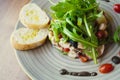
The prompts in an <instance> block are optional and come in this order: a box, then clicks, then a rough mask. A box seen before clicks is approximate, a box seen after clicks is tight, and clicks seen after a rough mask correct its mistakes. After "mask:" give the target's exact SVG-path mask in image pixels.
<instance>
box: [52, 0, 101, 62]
mask: <svg viewBox="0 0 120 80" xmlns="http://www.w3.org/2000/svg"><path fill="white" fill-rule="evenodd" d="M51 9H52V11H53V13H52V21H51V28H52V30H53V34H54V37H55V41H56V42H59V36H58V35H59V34H62V36H63V39H64V42H66V41H68V40H69V39H71V40H73V41H76V42H80V43H82V44H83V45H84V46H85V48H86V49H85V50H84V52H85V54H86V55H89V56H90V57H91V58H92V59H93V60H94V63H95V64H97V57H98V52H97V48H98V46H99V40H98V39H97V37H96V35H95V33H96V32H97V28H96V26H95V21H96V19H97V18H98V17H101V16H102V15H103V11H100V10H99V4H98V3H97V2H96V0H64V1H61V2H58V3H57V4H55V5H53V6H51Z"/></svg>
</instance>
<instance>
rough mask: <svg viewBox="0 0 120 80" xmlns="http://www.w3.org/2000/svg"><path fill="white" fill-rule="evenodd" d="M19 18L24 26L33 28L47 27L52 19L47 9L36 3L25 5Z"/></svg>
mask: <svg viewBox="0 0 120 80" xmlns="http://www.w3.org/2000/svg"><path fill="white" fill-rule="evenodd" d="M19 19H20V21H21V23H22V24H23V25H24V26H26V27H28V28H32V29H41V28H45V27H48V25H49V24H50V19H49V17H48V16H47V14H46V13H45V11H43V10H42V9H41V8H40V7H39V6H38V5H36V4H35V3H29V4H26V5H25V6H23V8H22V9H21V11H20V14H19Z"/></svg>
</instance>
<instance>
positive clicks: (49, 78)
mask: <svg viewBox="0 0 120 80" xmlns="http://www.w3.org/2000/svg"><path fill="white" fill-rule="evenodd" d="M54 1H56V0H54ZM99 1H100V0H99ZM32 2H34V3H36V4H38V5H39V6H40V7H41V8H42V9H43V10H45V11H46V12H47V13H49V11H50V5H51V4H50V3H49V1H48V0H34V1H32ZM115 3H120V0H111V2H109V3H107V2H104V1H100V7H101V8H102V9H104V10H105V11H106V12H107V13H108V14H109V15H110V16H111V17H112V19H113V21H112V20H110V23H112V28H113V29H114V28H115V27H116V26H118V25H120V14H117V13H115V12H114V11H113V4H115ZM21 26H23V25H22V24H21V23H20V22H19V21H18V23H17V25H16V29H18V28H20V27H21ZM119 50H120V46H118V45H117V44H111V45H110V46H109V48H108V50H106V55H105V56H103V57H102V58H100V59H99V64H97V65H95V64H94V63H93V61H91V62H89V63H81V62H80V61H79V60H75V59H71V58H69V57H67V56H64V55H62V54H61V53H60V52H59V51H57V50H56V49H54V48H53V47H52V45H51V44H50V42H49V41H47V43H46V44H44V45H43V46H41V47H39V48H37V49H34V50H29V51H18V50H15V51H16V53H15V54H16V56H17V59H18V61H19V63H20V65H21V67H22V68H23V70H24V71H25V73H26V74H27V75H28V76H29V77H30V78H31V79H32V80H118V79H120V64H119V65H115V69H114V70H113V71H112V72H111V73H109V74H101V73H99V72H98V67H99V65H100V64H103V63H112V62H111V57H113V56H114V55H118V52H119ZM112 64H113V63H112ZM113 65H114V64H113ZM62 68H64V69H67V70H69V71H76V72H79V71H89V72H97V73H98V75H97V76H94V77H93V76H92V77H76V76H70V75H64V76H63V75H60V73H59V70H60V69H62Z"/></svg>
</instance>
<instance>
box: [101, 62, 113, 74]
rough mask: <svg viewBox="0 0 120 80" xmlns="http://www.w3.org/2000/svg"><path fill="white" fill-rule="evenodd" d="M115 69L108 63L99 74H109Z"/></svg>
mask: <svg viewBox="0 0 120 80" xmlns="http://www.w3.org/2000/svg"><path fill="white" fill-rule="evenodd" d="M113 69H114V66H113V65H112V64H109V63H106V64H103V65H101V66H100V67H99V72H101V73H109V72H111V71H112V70H113Z"/></svg>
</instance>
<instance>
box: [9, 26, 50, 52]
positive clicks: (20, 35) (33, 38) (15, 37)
mask: <svg viewBox="0 0 120 80" xmlns="http://www.w3.org/2000/svg"><path fill="white" fill-rule="evenodd" d="M47 35H48V29H47V28H44V29H40V30H35V29H29V28H20V29H18V30H16V31H14V32H13V33H12V35H11V44H12V45H13V47H14V48H15V49H18V50H29V49H34V48H36V47H38V46H41V45H42V44H43V43H44V42H45V40H46V38H47Z"/></svg>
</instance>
